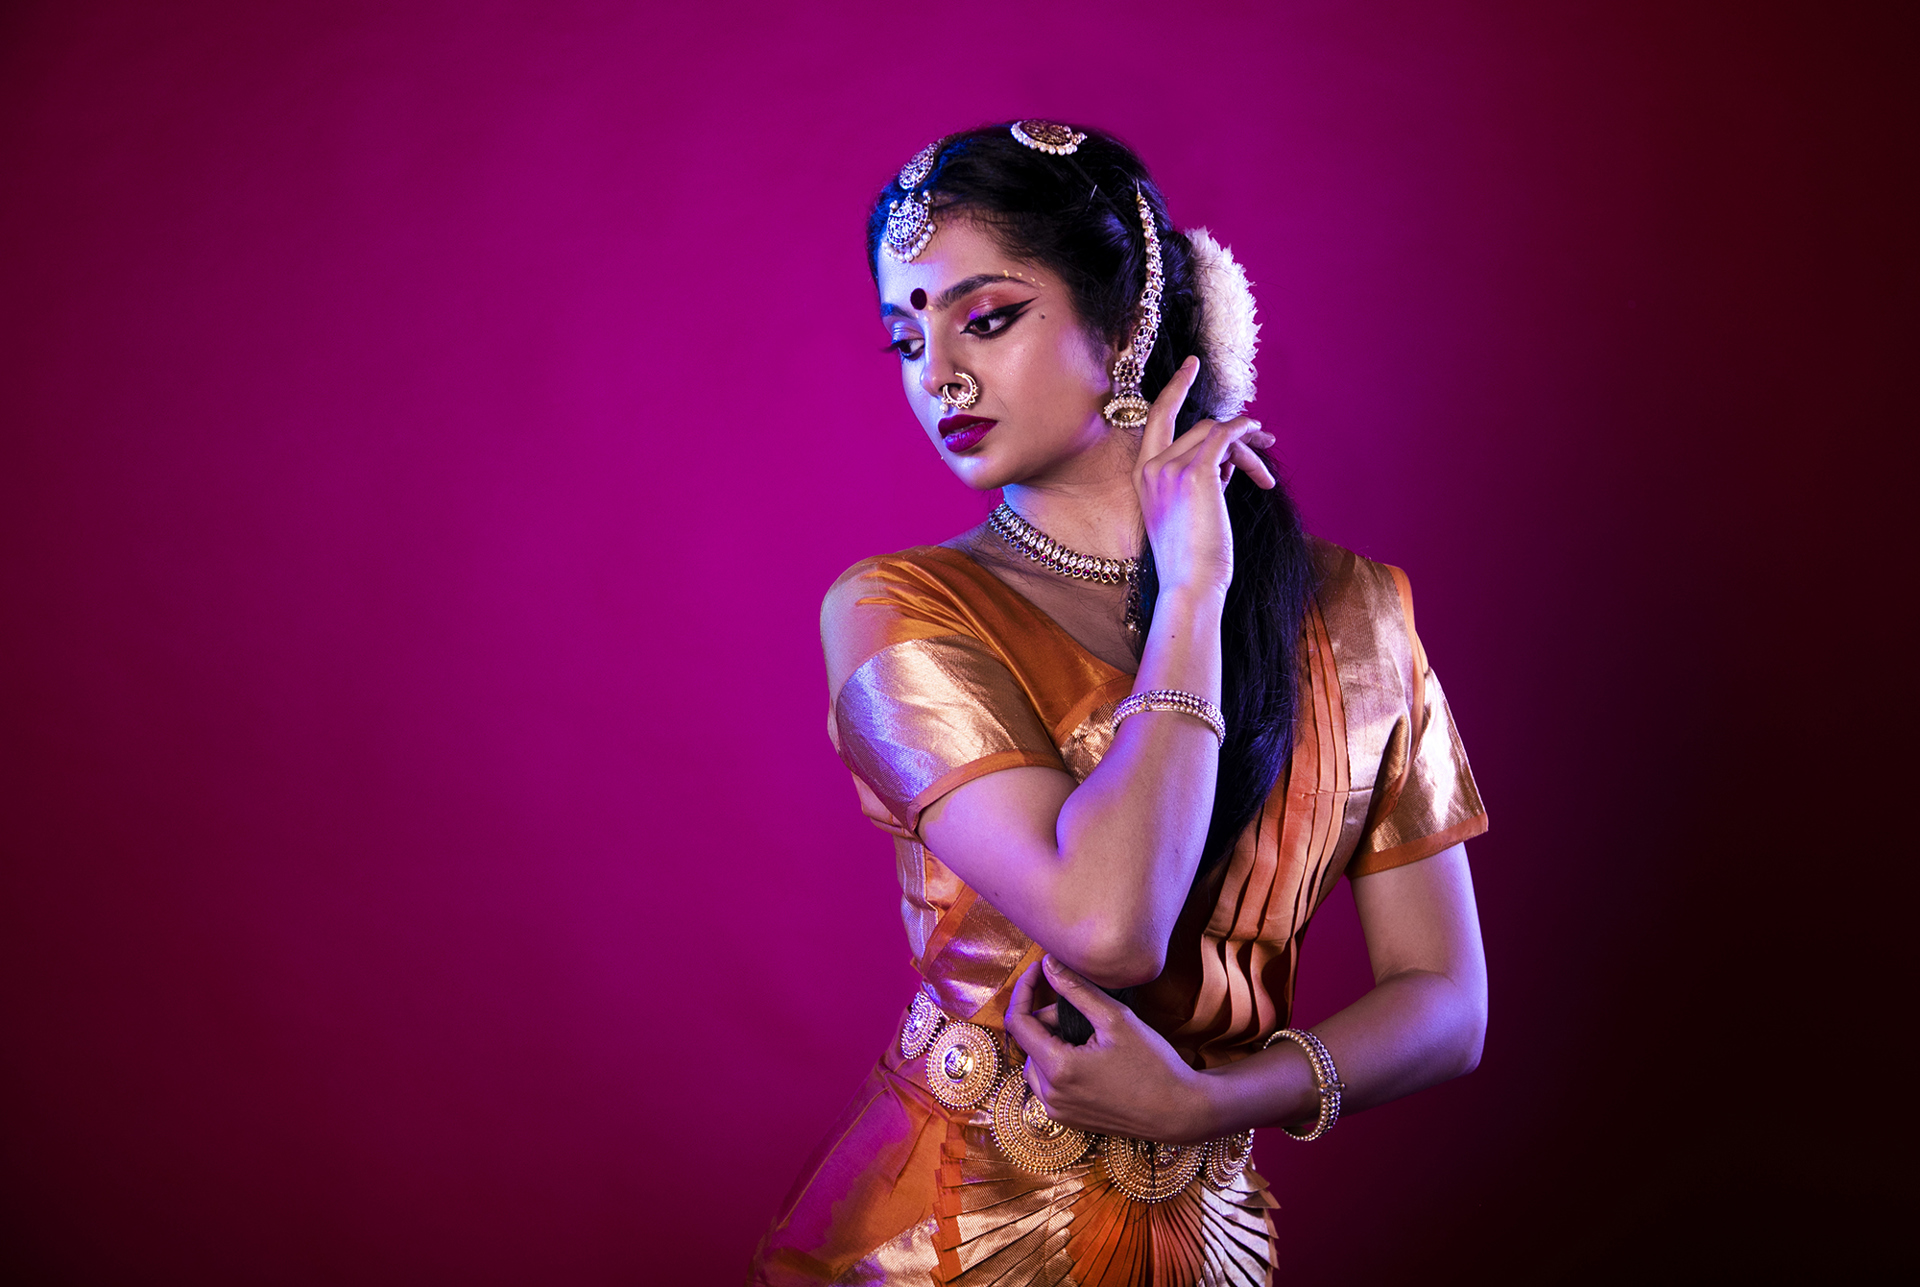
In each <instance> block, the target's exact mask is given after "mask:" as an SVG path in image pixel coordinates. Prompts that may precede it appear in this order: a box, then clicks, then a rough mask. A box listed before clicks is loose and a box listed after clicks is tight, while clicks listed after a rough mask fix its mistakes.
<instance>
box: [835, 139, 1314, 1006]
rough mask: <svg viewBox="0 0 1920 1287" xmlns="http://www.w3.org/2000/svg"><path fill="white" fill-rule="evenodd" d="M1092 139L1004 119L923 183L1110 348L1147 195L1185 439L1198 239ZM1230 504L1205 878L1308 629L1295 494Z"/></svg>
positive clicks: (1207, 403)
mask: <svg viewBox="0 0 1920 1287" xmlns="http://www.w3.org/2000/svg"><path fill="white" fill-rule="evenodd" d="M1084 133H1085V134H1086V138H1085V139H1084V141H1082V142H1081V143H1080V145H1079V146H1078V147H1077V148H1076V149H1075V150H1074V151H1073V153H1072V154H1071V155H1069V156H1056V155H1053V154H1050V153H1046V152H1041V151H1039V150H1037V149H1034V148H1031V147H1028V146H1027V145H1025V144H1024V143H1021V142H1020V141H1019V140H1018V139H1016V138H1014V137H1013V134H1012V132H1011V130H1010V128H1009V125H1007V124H1001V125H986V126H981V127H980V128H978V129H973V130H968V131H966V132H965V133H962V134H954V135H949V136H948V137H947V138H945V139H943V140H941V142H940V147H939V152H938V154H937V156H936V157H935V159H934V163H933V170H932V173H931V175H930V176H929V178H928V179H927V180H926V181H925V182H924V183H923V184H922V185H921V187H922V188H924V189H925V190H926V191H927V192H928V194H929V196H930V199H931V204H932V209H931V213H932V216H933V219H934V222H935V223H936V224H938V223H939V221H940V219H941V217H942V215H943V214H944V215H947V216H956V215H961V214H964V215H966V216H967V217H969V218H972V219H974V220H977V221H978V222H980V223H981V224H982V225H983V226H984V227H985V228H987V229H988V230H989V231H990V232H991V233H992V234H993V236H994V237H995V238H996V239H997V240H998V241H999V243H1000V244H1001V246H1002V247H1003V248H1005V249H1006V251H1007V252H1008V253H1009V254H1012V255H1014V256H1015V257H1017V258H1019V259H1021V260H1024V261H1026V262H1029V263H1037V264H1042V265H1044V266H1045V267H1046V268H1048V269H1049V270H1051V271H1052V272H1054V273H1055V274H1057V275H1058V276H1059V277H1060V278H1061V279H1062V280H1063V281H1064V282H1065V283H1066V285H1067V288H1068V290H1069V291H1070V292H1071V293H1072V297H1073V303H1074V307H1075V310H1076V311H1077V312H1078V314H1079V316H1080V320H1081V321H1082V322H1083V323H1084V324H1085V325H1086V326H1087V327H1088V328H1089V329H1090V330H1092V331H1093V332H1094V333H1095V334H1096V335H1098V336H1100V337H1101V338H1102V339H1104V340H1105V341H1107V342H1108V343H1110V344H1112V345H1114V346H1115V347H1120V346H1123V345H1125V344H1126V342H1127V340H1128V338H1129V336H1130V335H1131V334H1132V331H1133V326H1134V321H1135V314H1136V311H1137V308H1138V305H1139V301H1140V293H1141V290H1142V289H1143V288H1144V286H1145V283H1146V272H1147V268H1146V242H1145V240H1144V236H1143V233H1142V229H1141V227H1140V213H1139V207H1138V205H1137V203H1136V201H1135V198H1134V193H1135V192H1136V191H1138V192H1140V193H1141V194H1143V195H1144V196H1145V197H1146V200H1147V204H1148V206H1149V207H1150V209H1151V210H1152V213H1153V219H1154V224H1155V230H1156V232H1157V233H1158V235H1159V238H1160V254H1161V261H1162V268H1163V273H1164V277H1165V284H1164V286H1163V288H1162V292H1163V293H1162V297H1161V304H1160V333H1159V336H1158V338H1157V339H1156V340H1155V342H1154V346H1153V351H1152V353H1150V354H1149V355H1148V357H1147V363H1146V374H1145V377H1144V378H1143V379H1142V380H1141V392H1142V393H1143V394H1144V395H1145V396H1146V397H1147V398H1148V400H1152V399H1153V398H1155V397H1157V396H1158V395H1159V393H1160V391H1161V390H1162V389H1164V388H1165V387H1166V385H1167V382H1168V381H1169V380H1170V379H1172V378H1173V373H1174V371H1175V370H1176V369H1177V368H1178V367H1179V365H1180V363H1181V362H1183V361H1185V360H1186V358H1187V357H1188V355H1190V354H1192V355H1198V357H1199V358H1200V373H1199V376H1198V378H1197V379H1196V380H1195V381H1194V385H1193V390H1192V392H1190V393H1189V394H1188V396H1187V401H1186V405H1185V406H1184V407H1183V408H1182V409H1181V411H1180V414H1179V417H1178V418H1177V421H1176V423H1175V425H1174V432H1175V434H1176V435H1178V434H1183V433H1185V432H1187V430H1189V429H1191V428H1193V426H1194V425H1195V424H1197V423H1198V422H1199V421H1200V420H1202V419H1204V418H1205V417H1206V415H1207V408H1209V407H1211V406H1213V405H1214V404H1215V403H1216V401H1217V400H1218V397H1219V391H1220V372H1219V369H1218V366H1217V359H1216V356H1215V355H1214V354H1211V353H1208V352H1207V351H1206V347H1205V339H1204V332H1203V330H1202V322H1203V310H1204V304H1203V302H1202V300H1201V297H1200V292H1199V288H1198V282H1197V280H1196V276H1195V264H1194V252H1193V243H1192V242H1190V241H1189V240H1188V239H1187V237H1186V235H1185V234H1184V233H1182V232H1180V231H1179V230H1178V229H1176V228H1175V227H1174V226H1173V224H1172V223H1171V221H1170V220H1169V219H1168V218H1167V207H1166V200H1165V198H1164V197H1162V195H1161V193H1160V189H1159V188H1158V187H1157V186H1156V185H1155V184H1154V182H1153V179H1152V177H1151V176H1150V175H1148V173H1147V169H1146V166H1145V165H1144V164H1142V163H1141V160H1140V158H1139V157H1138V156H1137V155H1136V154H1135V153H1134V152H1133V150H1132V149H1131V148H1129V147H1127V146H1126V144H1124V143H1122V142H1120V141H1119V140H1118V139H1116V138H1114V137H1113V136H1111V135H1109V134H1105V133H1102V132H1101V131H1099V130H1091V129H1089V130H1084ZM907 196H908V191H907V190H905V189H902V188H901V187H900V185H899V183H898V181H897V180H896V181H895V182H893V183H890V184H888V185H887V187H886V188H885V189H883V190H882V191H881V193H880V195H879V197H878V198H877V199H876V200H875V202H874V205H873V209H872V211H871V213H870V214H869V216H868V219H867V266H868V268H869V270H870V271H872V272H873V273H874V275H875V278H876V280H877V279H878V275H879V258H878V256H879V253H880V245H881V238H882V236H883V235H884V232H885V229H886V223H887V214H888V209H889V204H890V203H892V202H896V201H903V200H905V199H906V198H907ZM1275 473H1276V476H1277V475H1278V471H1277V470H1276V471H1275ZM1226 499H1227V514H1228V517H1229V519H1230V520H1231V523H1232V526H1233V565H1234V566H1233V583H1232V585H1231V586H1229V588H1228V590H1227V598H1226V604H1225V607H1224V608H1223V610H1222V613H1221V623H1220V624H1221V632H1220V633H1221V654H1222V662H1223V666H1222V671H1223V673H1222V682H1221V706H1222V707H1223V708H1224V710H1225V712H1226V717H1227V741H1226V745H1225V746H1223V747H1222V748H1221V751H1220V768H1219V775H1218V779H1217V785H1216V786H1215V789H1214V797H1213V816H1212V819H1211V820H1210V822H1209V824H1208V827H1207V839H1206V843H1205V847H1204V848H1203V850H1202V853H1201V862H1200V871H1199V874H1198V875H1197V876H1196V877H1195V879H1196V881H1198V880H1200V879H1203V878H1204V877H1205V876H1206V875H1207V874H1208V873H1210V872H1211V871H1212V870H1213V869H1214V868H1215V867H1216V866H1217V865H1218V864H1220V863H1221V862H1223V861H1224V860H1225V859H1226V857H1227V855H1228V854H1230V853H1231V852H1232V851H1233V847H1234V843H1235V841H1237V840H1238V839H1239V837H1240V834H1241V833H1242V832H1243V831H1245V830H1246V828H1247V826H1248V825H1249V824H1250V823H1252V822H1253V821H1254V819H1255V818H1257V817H1258V816H1259V814H1260V811H1261V808H1262V806H1263V805H1264V804H1265V802H1266V799H1267V796H1268V795H1269V794H1270V793H1271V792H1272V790H1273V787H1274V784H1275V783H1276V782H1277V781H1278V780H1279V777H1280V773H1281V771H1282V770H1283V769H1284V768H1285V767H1286V762H1287V758H1288V756H1289V755H1290V754H1291V753H1292V749H1293V726H1294V717H1295V713H1296V711H1297V709H1298V704H1299V691H1300V679H1301V671H1302V668H1301V650H1300V640H1301V623H1302V620H1303V618H1304V616H1305V613H1306V608H1307V603H1308V600H1309V599H1310V598H1311V596H1312V593H1313V574H1312V568H1311V564H1310V561H1309V559H1308V556H1307V547H1306V533H1305V531H1304V530H1303V529H1302V527H1301V524H1300V514H1299V511H1298V509H1297V508H1296V507H1295V505H1294V503H1293V498H1292V497H1291V496H1290V495H1289V494H1288V493H1287V489H1286V487H1285V485H1284V484H1281V485H1279V486H1276V487H1274V488H1273V489H1272V490H1270V491H1263V490H1262V489H1261V488H1260V487H1258V486H1257V485H1255V484H1254V482H1253V481H1252V480H1251V479H1249V478H1248V477H1247V476H1246V473H1245V471H1243V470H1242V471H1236V472H1235V474H1234V477H1233V480H1232V482H1230V483H1229V484H1228V486H1227V497H1226ZM1140 579H1141V584H1140V594H1141V607H1142V608H1143V609H1144V610H1145V611H1146V613H1147V616H1148V623H1149V624H1151V621H1152V613H1153V606H1154V600H1155V598H1156V597H1157V596H1158V593H1159V577H1158V574H1157V573H1156V570H1155V568H1154V562H1153V551H1152V549H1151V548H1150V547H1149V548H1147V549H1146V550H1145V551H1144V552H1143V554H1142V557H1141V568H1140ZM1142 637H1143V638H1144V632H1143V635H1142ZM1070 1009H1071V1007H1070V1006H1068V1005H1067V1004H1066V1003H1065V1002H1064V1001H1062V1003H1061V1014H1062V1016H1063V1023H1062V1035H1063V1036H1066V1037H1068V1038H1069V1039H1072V1038H1073V1037H1074V1036H1076V1035H1078V1033H1079V1032H1080V1031H1084V1033H1085V1034H1087V1035H1091V1032H1092V1028H1091V1027H1090V1026H1088V1027H1085V1028H1084V1029H1080V1028H1079V1024H1084V1022H1085V1021H1084V1020H1083V1019H1081V1018H1080V1016H1079V1014H1078V1013H1077V1012H1074V1013H1073V1015H1072V1020H1077V1021H1079V1024H1076V1023H1074V1022H1072V1020H1068V1019H1067V1018H1066V1016H1067V1012H1068V1011H1069V1010H1070ZM1080 1039H1081V1040H1084V1039H1085V1037H1084V1036H1081V1037H1080Z"/></svg>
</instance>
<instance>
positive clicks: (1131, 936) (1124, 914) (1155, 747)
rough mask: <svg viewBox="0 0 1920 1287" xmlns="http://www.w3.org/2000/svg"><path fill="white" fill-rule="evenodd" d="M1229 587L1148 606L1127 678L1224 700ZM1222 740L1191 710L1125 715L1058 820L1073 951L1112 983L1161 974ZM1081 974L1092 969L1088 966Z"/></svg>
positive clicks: (1174, 593)
mask: <svg viewBox="0 0 1920 1287" xmlns="http://www.w3.org/2000/svg"><path fill="white" fill-rule="evenodd" d="M1224 598H1225V591H1224V589H1220V590H1214V589H1212V588H1210V587H1209V588H1203V589H1187V588H1174V589H1170V590H1168V591H1165V592H1163V593H1162V594H1161V595H1160V597H1159V599H1158V600H1157V601H1156V602H1155V604H1154V614H1153V626H1152V629H1151V630H1150V631H1149V633H1148V636H1147V643H1146V647H1145V649H1144V650H1143V651H1142V654H1141V659H1140V670H1139V673H1138V675H1137V677H1136V680H1135V683H1134V689H1133V690H1134V691H1135V692H1136V693H1142V692H1147V691H1149V690H1151V689H1158V688H1170V689H1178V690H1180V691H1182V692H1188V693H1193V694H1195V695H1197V696H1200V697H1204V698H1206V699H1207V700H1208V701H1210V702H1215V703H1217V702H1218V701H1219V700H1220V682H1221V680H1220V671H1221V660H1220V609H1221V603H1222V601H1223V599H1224ZM1219 760H1220V745H1219V741H1218V739H1216V737H1215V736H1214V733H1213V730H1212V729H1211V728H1209V727H1208V726H1207V725H1206V724H1204V723H1203V722H1201V721H1200V720H1198V719H1195V718H1194V717H1192V716H1190V715H1184V714H1180V713H1178V712H1172V711H1149V712H1144V713H1142V714H1140V715H1136V716H1134V717H1133V718H1131V719H1129V720H1127V721H1126V723H1124V724H1122V725H1121V726H1120V729H1119V730H1118V732H1116V733H1115V735H1114V740H1113V744H1112V746H1111V747H1109V748H1108V750H1107V753H1106V755H1105V756H1104V757H1103V758H1102V759H1101V761H1100V764H1099V766H1098V767H1097V768H1095V769H1094V771H1093V772H1092V773H1090V774H1089V775H1088V776H1087V778H1086V780H1085V781H1084V782H1082V783H1081V784H1080V786H1079V787H1078V788H1077V789H1076V790H1075V791H1074V792H1073V794H1072V795H1070V796H1069V797H1068V798H1067V800H1066V803H1065V804H1064V805H1063V806H1062V807H1061V810H1060V816H1059V820H1058V822H1057V824H1056V826H1055V840H1056V844H1057V848H1058V855H1059V866H1058V869H1057V880H1058V887H1057V890H1056V893H1055V897H1056V900H1057V903H1058V906H1059V907H1060V909H1061V911H1062V912H1063V913H1064V915H1065V916H1066V918H1067V919H1068V920H1069V922H1070V923H1071V924H1072V925H1073V926H1074V928H1076V929H1077V930H1078V933H1077V934H1076V935H1074V937H1076V938H1078V939H1080V940H1082V941H1081V942H1079V943H1077V944H1076V947H1077V948H1078V950H1077V951H1076V952H1074V955H1078V956H1080V957H1081V958H1082V960H1084V961H1086V962H1088V963H1089V964H1091V965H1092V966H1093V967H1094V968H1093V970H1092V971H1091V973H1089V977H1092V978H1094V979H1095V980H1096V981H1097V982H1100V983H1104V984H1106V985H1107V986H1122V985H1124V984H1126V983H1136V982H1143V981H1145V980H1146V979H1151V978H1153V977H1155V976H1156V975H1157V974H1159V972H1160V968H1161V965H1162V963H1163V961H1164V957H1165V952H1166V945H1167V941H1168V939H1169V937H1171V935H1172V932H1173V924H1174V920H1175V919H1176V918H1177V917H1178V916H1179V914H1180V909H1181V907H1183V906H1184V905H1185V902H1186V895H1187V891H1188V889H1189V888H1190V887H1191V885H1192V883H1193V876H1194V872H1195V871H1196V870H1197V869H1198V867H1199V863H1200V855H1201V851H1202V848H1203V846H1204V845H1205V842H1206V837H1207V824H1208V822H1209V820H1210V819H1211V817H1212V814H1213V792H1214V782H1215V776H1216V773H1217V771H1218V767H1219ZM1082 972H1083V973H1088V971H1086V970H1085V969H1084V968H1083V969H1082Z"/></svg>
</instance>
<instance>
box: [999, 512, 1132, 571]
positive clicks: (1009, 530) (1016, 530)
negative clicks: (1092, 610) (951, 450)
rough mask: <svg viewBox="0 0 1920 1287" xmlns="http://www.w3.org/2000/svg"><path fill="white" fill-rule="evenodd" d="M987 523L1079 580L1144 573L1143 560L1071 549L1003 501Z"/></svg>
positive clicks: (1015, 544) (1007, 539)
mask: <svg viewBox="0 0 1920 1287" xmlns="http://www.w3.org/2000/svg"><path fill="white" fill-rule="evenodd" d="M987 526H988V527H991V528H992V529H993V530H994V534H995V535H997V536H998V537H1000V539H1001V540H1003V541H1005V542H1006V543H1007V544H1008V545H1011V546H1012V547H1013V548H1014V549H1016V550H1018V551H1020V553H1022V554H1024V555H1026V556H1027V557H1028V558H1030V559H1032V560H1033V561H1034V562H1035V563H1038V564H1039V565H1040V566H1041V567H1043V568H1046V569H1047V570H1048V571H1051V572H1058V573H1059V574H1060V575H1061V576H1070V577H1072V578H1073V579H1074V580H1076V581H1098V582H1099V583H1100V584H1101V585H1119V584H1120V583H1121V582H1122V581H1128V582H1131V581H1134V580H1136V579H1137V578H1138V577H1139V575H1140V560H1139V559H1103V558H1097V557H1095V556H1094V555H1091V554H1081V553H1078V552H1077V551H1074V550H1070V549H1068V548H1067V547H1066V546H1064V545H1062V544H1060V542H1058V541H1056V540H1054V539H1053V538H1052V537H1051V536H1048V535H1047V534H1046V533H1045V532H1043V531H1041V530H1040V529H1039V528H1037V527H1035V526H1034V525H1033V524H1032V523H1029V522H1027V520H1026V519H1024V518H1021V517H1020V516H1019V515H1018V514H1016V513H1014V512H1013V506H1011V505H1009V504H1007V503H1006V502H1005V501H1001V502H1000V504H999V505H997V506H995V507H994V511H993V513H991V514H989V515H987Z"/></svg>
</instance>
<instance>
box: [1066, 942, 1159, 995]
mask: <svg viewBox="0 0 1920 1287" xmlns="http://www.w3.org/2000/svg"><path fill="white" fill-rule="evenodd" d="M1061 959H1062V960H1065V961H1066V963H1067V964H1068V965H1070V966H1072V967H1073V969H1074V970H1075V971H1077V972H1078V973H1079V974H1080V975H1081V976H1082V977H1083V978H1085V979H1086V980H1087V981H1088V982H1090V983H1094V984H1097V985H1099V986H1100V987H1103V988H1106V989H1108V990H1109V991H1117V990H1119V989H1121V988H1132V987H1138V986H1139V985H1140V984H1142V983H1151V982H1153V981H1154V980H1155V979H1157V978H1159V977H1160V974H1161V971H1163V970H1165V969H1166V968H1167V945H1166V944H1165V943H1164V942H1162V943H1154V942H1152V941H1150V940H1148V939H1146V938H1144V937H1142V936H1138V935H1125V934H1102V935H1096V936H1094V937H1092V938H1091V939H1090V940H1089V941H1088V942H1086V943H1085V944H1083V945H1082V946H1081V950H1079V951H1077V952H1075V953H1074V954H1073V955H1072V956H1071V957H1068V956H1065V955H1064V954H1062V955H1061Z"/></svg>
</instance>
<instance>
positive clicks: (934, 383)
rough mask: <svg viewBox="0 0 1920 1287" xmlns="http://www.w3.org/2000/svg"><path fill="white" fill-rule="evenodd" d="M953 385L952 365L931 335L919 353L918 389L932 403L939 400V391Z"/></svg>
mask: <svg viewBox="0 0 1920 1287" xmlns="http://www.w3.org/2000/svg"><path fill="white" fill-rule="evenodd" d="M952 383H954V373H953V363H952V362H950V361H949V360H948V359H947V355H946V352H945V346H944V345H942V344H937V343H936V342H935V338H934V337H933V336H932V335H929V336H927V339H926V346H925V348H923V349H922V350H921V353H920V388H921V390H922V391H923V392H924V393H925V394H926V395H927V396H928V397H929V398H932V399H933V400H934V401H936V402H937V401H939V400H940V390H941V389H943V388H945V387H946V386H947V385H949V384H952Z"/></svg>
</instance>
